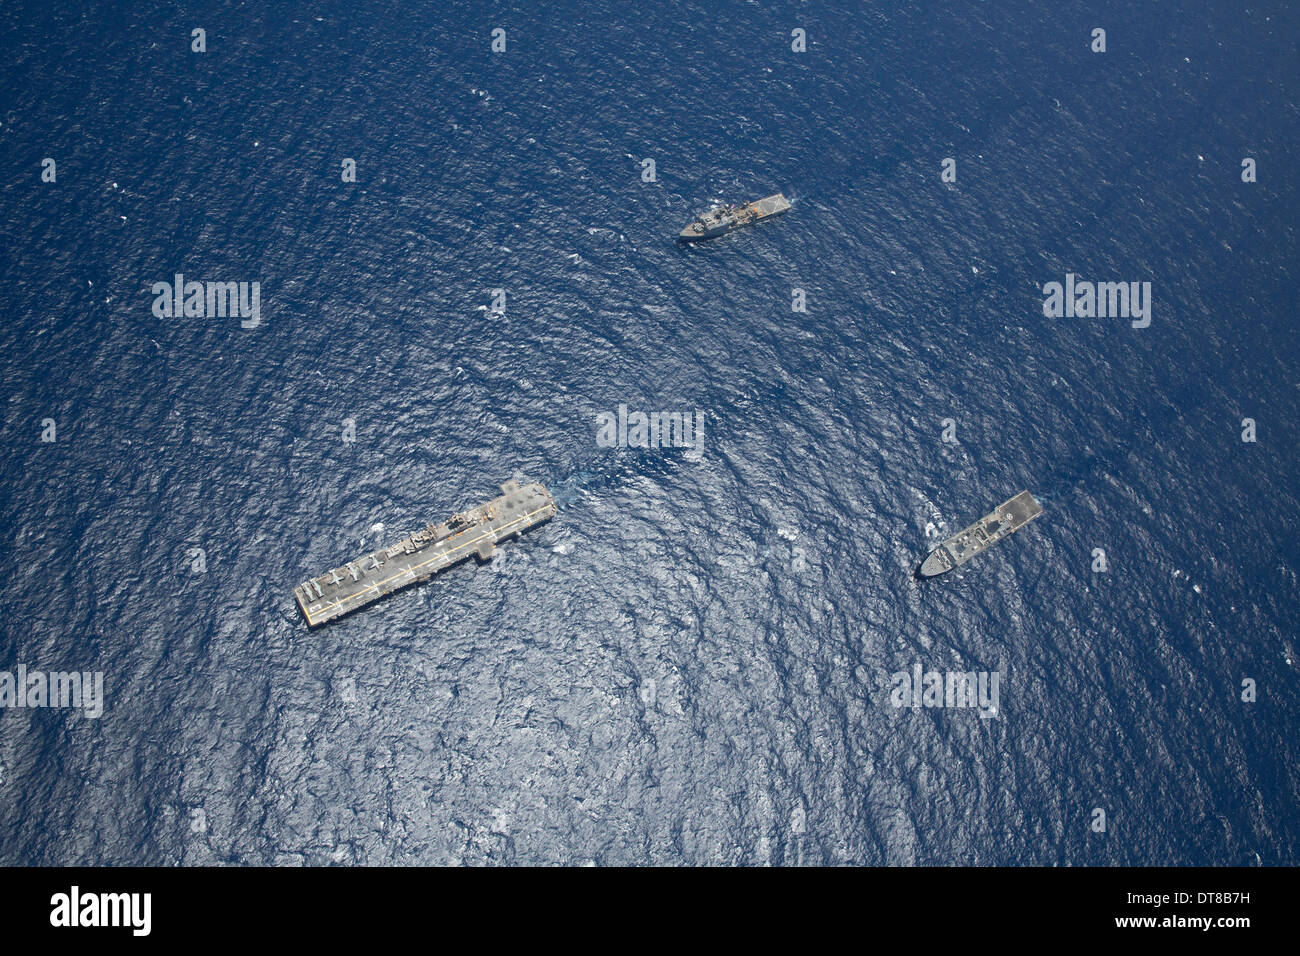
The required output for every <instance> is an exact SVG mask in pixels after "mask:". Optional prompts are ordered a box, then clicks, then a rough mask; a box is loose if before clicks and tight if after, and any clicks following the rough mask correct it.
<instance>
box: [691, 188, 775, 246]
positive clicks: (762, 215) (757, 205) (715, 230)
mask: <svg viewBox="0 0 1300 956" xmlns="http://www.w3.org/2000/svg"><path fill="white" fill-rule="evenodd" d="M789 208H790V202H789V200H787V199H786V198H785V197H784V196H782V195H781V194H780V193H777V194H776V195H775V196H768V197H767V198H766V199H760V200H758V201H757V202H751V203H748V204H746V205H744V206H735V205H725V204H724V205H721V206H714V207H713V208H712V209H710V210H709V211H708V212H706V213H704V214H703V215H700V216H696V217H695V219H693V220H692V221H691V224H690V225H689V226H687V227H686V228H685V229H683V230H682V231H681V232H679V233H678V234H677V238H678V239H680V240H682V241H683V242H694V241H696V240H697V239H712V238H713V237H714V236H720V235H722V234H723V233H724V232H731V230H733V229H739V228H740V227H741V226H748V225H751V224H752V223H756V222H759V221H761V220H763V219H767V218H769V217H771V216H776V215H780V214H781V213H783V212H785V211H786V210H787V209H789Z"/></svg>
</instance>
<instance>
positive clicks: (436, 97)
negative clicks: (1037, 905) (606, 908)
mask: <svg viewBox="0 0 1300 956" xmlns="http://www.w3.org/2000/svg"><path fill="white" fill-rule="evenodd" d="M1298 21H1300V14H1298V13H1297V11H1296V9H1295V7H1294V5H1290V4H1287V3H1284V2H1265V3H1263V4H1251V5H1249V8H1248V9H1243V8H1242V7H1241V6H1240V5H1238V4H1234V3H1225V2H1215V3H1154V4H1140V5H1130V4H1085V3H1078V2H1068V0H1067V2H1062V3H1053V4H1027V3H952V4H943V5H935V4H922V3H916V2H908V3H900V4H893V5H870V6H868V5H865V4H858V3H852V2H849V0H829V2H826V3H819V4H797V3H783V4H782V3H778V4H762V5H759V4H755V3H735V2H711V3H704V2H699V0H694V2H687V0H672V2H664V3H659V4H653V5H651V4H627V3H618V2H613V0H607V2H594V3H584V4H555V5H546V6H545V7H543V6H542V5H534V4H521V3H516V4H506V3H499V4H496V3H494V4H481V5H480V4H474V5H461V4H450V3H430V4H384V3H376V2H369V0H365V2H349V3H322V4H292V5H291V4H259V3H243V4H229V5H227V4H207V3H192V4H186V5H183V6H179V5H174V4H170V3H160V2H156V0H145V2H140V3H134V4H126V5H122V6H121V8H119V7H118V6H117V5H113V8H112V9H111V10H108V9H105V10H100V11H97V12H93V13H87V12H85V11H84V10H82V9H80V5H71V4H47V3H33V2H26V0H24V2H16V3H7V4H5V5H4V6H3V7H0V43H2V46H0V49H3V52H4V61H3V64H0V92H2V93H3V96H2V98H0V121H2V123H0V146H2V148H0V163H2V164H3V169H2V170H0V208H2V209H3V218H2V219H0V229H3V237H2V238H3V248H4V259H3V264H2V265H0V269H3V274H2V282H0V303H2V307H3V313H2V314H3V323H0V355H2V356H3V357H2V358H0V362H2V363H3V370H4V374H3V385H4V394H3V401H4V415H3V419H2V421H0V429H3V441H4V448H5V456H4V459H3V464H2V465H0V468H3V473H2V475H0V529H2V530H3V542H4V546H3V548H0V573H2V574H3V576H4V579H5V581H6V582H7V586H6V589H5V593H6V602H5V612H4V614H3V616H2V617H0V669H7V670H13V669H14V668H15V667H16V666H17V665H19V664H23V665H25V666H26V667H27V668H28V669H31V670H36V669H44V670H49V671H53V670H72V669H76V670H86V671H102V672H103V674H104V683H105V710H104V714H103V716H102V717H101V718H100V719H98V720H93V719H89V718H86V717H85V716H83V715H82V714H79V713H77V712H75V711H69V710H56V709H44V710H40V709H30V708H29V709H17V708H12V709H7V710H4V711H0V862H3V863H6V864H14V863H152V864H180V863H183V864H206V863H232V864H254V863H256V864H269V863H276V864H299V863H305V864H326V863H364V864H380V863H461V862H463V863H564V864H577V863H588V862H594V863H596V864H600V865H608V864H620V863H696V864H702V863H743V864H750V863H772V864H787V865H789V864H818V863H842V862H849V863H873V864H875V863H888V864H936V863H965V864H972V863H973V864H1060V865H1096V864H1148V863H1149V864H1255V863H1257V862H1260V863H1264V864H1278V863H1290V864H1294V863H1296V862H1297V847H1298V846H1300V771H1298V770H1297V767H1298V766H1300V760H1298V759H1297V758H1298V757H1300V743H1297V729H1300V706H1298V704H1297V686H1298V684H1297V672H1296V668H1297V653H1298V651H1300V648H1298V647H1297V626H1298V624H1300V609H1298V607H1297V579H1296V566H1297V562H1298V560H1300V546H1298V545H1297V537H1296V534H1297V529H1298V526H1300V520H1298V519H1300V495H1298V490H1297V489H1298V486H1297V479H1296V474H1297V470H1298V468H1300V454H1297V447H1298V445H1297V411H1298V410H1300V409H1298V407H1297V406H1298V404H1300V403H1298V399H1300V369H1298V368H1297V358H1298V356H1300V349H1298V348H1297V338H1296V331H1295V328H1296V325H1295V322H1296V319H1295V317H1296V315H1297V305H1298V302H1297V294H1296V285H1297V281H1300V261H1298V260H1297V226H1296V223H1297V220H1298V219H1300V216H1298V215H1297V214H1298V213H1300V204H1298V203H1297V198H1296V196H1297V194H1296V189H1295V171H1294V165H1295V155H1296V147H1297V145H1298V144H1300V136H1298V135H1297V134H1298V132H1300V114H1298V112H1297V104H1296V95H1297V92H1296V91H1297V89H1300V84H1298V83H1297V80H1298V79H1300V56H1297V39H1298V38H1300V31H1298V30H1297V26H1298ZM196 27H202V28H204V29H205V30H206V40H207V51H206V52H205V53H201V54H200V53H193V52H191V50H190V31H191V30H192V29H194V28H196ZM497 27H500V28H503V29H504V30H505V31H506V38H507V48H506V51H505V52H504V53H500V54H494V53H492V52H491V48H490V47H491V42H492V37H491V32H492V30H493V29H494V28H497ZM797 27H799V28H803V29H804V30H806V32H807V38H808V40H807V44H808V45H807V50H806V52H803V53H796V52H793V51H792V50H791V42H792V41H791V31H792V30H793V29H795V28H797ZM1094 27H1103V28H1104V29H1105V30H1106V31H1107V50H1106V52H1105V53H1093V52H1091V51H1090V49H1089V43H1090V32H1091V30H1092V29H1093V28H1094ZM46 157H51V158H54V159H55V160H56V162H57V181H56V182H55V183H44V182H42V181H41V168H42V167H41V162H42V160H43V159H44V158H46ZM945 157H953V158H955V159H956V161H957V181H956V182H955V183H944V182H942V181H941V179H940V171H941V163H942V160H943V159H944V158H945ZM1244 157H1252V158H1254V159H1255V160H1256V161H1257V168H1258V182H1255V183H1243V182H1242V180H1241V163H1242V159H1243V158H1244ZM344 158H353V159H355V160H356V163H357V181H356V182H355V183H347V182H343V181H342V179H341V176H340V164H341V162H342V160H343V159H344ZM647 158H650V159H653V160H654V161H655V168H656V177H657V178H656V181H654V182H645V181H643V179H642V168H643V167H642V161H643V160H644V159H647ZM778 190H782V191H784V192H785V193H786V195H788V196H790V197H791V198H792V199H793V200H794V203H795V206H794V209H793V211H791V212H790V213H789V214H787V215H786V216H785V217H783V218H782V219H780V220H778V221H775V222H771V223H764V224H762V225H760V226H758V227H755V228H753V229H750V230H746V231H742V232H739V233H735V234H733V235H730V236H727V237H724V238H722V239H719V240H716V241H714V242H711V243H708V244H705V245H700V246H696V247H683V246H679V245H677V244H676V243H675V242H674V241H673V239H672V237H673V236H674V235H675V233H676V231H677V230H678V229H679V228H681V226H682V225H683V224H684V223H685V222H686V221H687V220H688V219H689V218H690V217H691V215H692V214H694V213H695V212H697V211H699V210H701V209H703V208H706V207H707V206H708V205H709V203H710V201H711V200H713V199H717V198H725V199H729V200H732V201H740V200H748V199H752V198H757V197H759V196H763V195H767V194H768V193H771V192H775V191H778ZM177 272H181V273H184V274H185V275H186V276H187V277H188V278H191V279H200V280H213V281H218V280H219V281H258V282H260V283H261V308H262V324H261V326H260V327H258V328H256V329H252V330H245V329H242V328H240V325H239V321H238V320H237V319H230V318H183V317H181V318H175V317H173V318H163V319H160V318H157V317H155V316H154V315H153V313H152V311H151V307H152V304H153V298H154V297H153V295H152V294H151V291H150V290H151V287H152V285H153V284H154V283H155V282H160V281H171V279H172V277H173V275H174V274H175V273H177ZM1067 272H1074V273H1076V274H1079V275H1080V276H1081V277H1083V278H1086V279H1091V280H1094V281H1150V282H1151V283H1152V289H1153V308H1152V321H1151V324H1150V326H1149V327H1148V328H1145V329H1134V328H1132V327H1131V326H1130V324H1129V322H1128V321H1127V320H1125V319H1122V318H1106V319H1101V318H1070V319H1067V318H1060V319H1054V318H1048V317H1045V316H1044V315H1043V309H1042V298H1043V296H1042V293H1041V292H1040V286H1042V285H1043V284H1044V283H1048V282H1053V281H1056V282H1061V281H1063V280H1064V277H1065V275H1066V273H1067ZM795 288H799V289H803V290H804V292H805V294H806V297H807V312H806V313H795V312H792V309H791V302H792V290H793V289H795ZM494 289H504V290H505V292H506V311H505V314H504V316H502V315H496V314H493V313H492V312H491V311H490V309H489V306H490V305H491V303H492V296H493V290H494ZM619 404H626V405H627V406H629V408H631V409H634V410H635V409H640V410H646V411H651V410H694V409H699V410H700V411H702V412H703V414H704V416H705V421H706V433H705V445H704V454H703V455H702V457H701V459H700V460H699V461H698V462H693V461H690V460H688V459H687V458H686V456H685V455H684V454H683V452H682V451H681V450H679V449H660V450H637V449H625V450H619V449H606V448H601V447H598V446H597V444H596V440H595V437H596V426H595V422H596V416H597V415H598V414H599V413H600V412H602V411H612V410H614V409H616V408H617V407H618V405H619ZM47 418H48V419H53V420H54V421H55V424H56V430H57V440H56V441H54V442H43V441H42V440H41V435H42V430H43V428H44V426H43V424H42V423H43V421H44V420H45V419H47ZM1244 418H1252V419H1254V420H1255V422H1256V428H1257V436H1258V441H1257V442H1255V443H1246V442H1243V441H1242V440H1241V433H1242V419H1244ZM345 419H350V420H352V421H353V422H354V423H355V431H356V440H355V442H345V441H344V440H343V438H342V431H343V428H344V420H345ZM944 419H951V420H952V421H953V423H954V424H955V428H956V438H957V442H956V443H955V444H954V443H945V442H944V441H943V440H942V438H941V435H942V431H943V424H942V423H943V420H944ZM516 473H520V474H523V475H526V476H528V477H530V478H535V479H538V480H541V481H543V482H545V483H546V484H547V485H548V487H550V488H551V489H552V490H553V491H554V492H555V494H556V497H557V499H559V501H560V503H561V504H562V506H563V507H562V510H561V512H560V514H559V515H558V517H557V518H556V519H555V520H554V521H552V522H551V523H550V524H548V525H546V526H544V527H543V528H542V529H539V530H537V531H534V532H531V533H530V534H528V535H527V536H525V537H524V538H523V540H522V541H519V542H517V543H511V544H507V545H505V546H504V547H503V548H502V552H501V555H500V556H499V557H498V558H497V559H496V563H495V564H493V565H489V566H485V567H481V568H476V567H475V566H474V564H472V563H471V564H468V565H462V566H460V567H458V568H456V569H454V570H452V571H449V572H447V573H446V574H444V575H442V576H440V577H438V578H435V579H434V580H433V581H431V582H429V583H427V584H425V585H423V586H421V587H419V588H417V589H413V590H408V591H406V592H403V593H401V594H399V595H396V596H394V597H392V598H389V599H387V600H386V601H385V602H383V603H382V604H380V605H377V606H374V607H372V608H370V609H368V610H366V611H363V612H360V613H357V614H354V615H352V616H350V617H348V618H344V619H342V620H341V621H339V622H337V623H335V624H332V625H329V626H326V627H324V628H320V629H317V630H315V631H308V629H307V628H306V626H305V624H304V622H303V620H302V617H301V615H300V613H299V612H298V609H297V607H296V606H295V603H294V600H293V597H292V588H293V587H294V585H296V584H297V583H299V582H300V581H302V580H304V579H305V578H306V577H308V576H310V575H314V574H318V573H320V572H322V571H324V570H325V569H327V568H330V567H333V566H336V565H338V564H339V563H341V562H342V561H344V560H345V559H348V558H351V557H353V556H355V555H356V554H357V553H360V552H361V551H363V550H370V549H373V548H375V547H377V546H378V545H380V544H386V543H388V542H389V541H390V540H392V539H394V538H395V537H396V535H397V534H398V533H400V532H402V531H406V530H411V529H414V528H416V527H419V526H422V525H423V524H425V523H427V522H429V521H433V520H435V519H440V518H442V517H445V516H446V515H447V514H449V513H450V512H452V511H454V510H456V509H458V508H461V507H464V506H467V505H471V504H475V503H478V502H479V501H482V500H486V499H487V498H488V497H491V496H492V495H493V493H494V492H495V489H496V485H497V484H498V483H500V482H502V481H505V480H507V479H509V478H510V477H511V476H512V475H514V474H516ZM1021 488H1028V489H1030V490H1032V491H1034V493H1035V494H1036V495H1037V496H1038V497H1039V499H1040V501H1042V503H1043V505H1044V507H1045V508H1046V513H1045V514H1044V516H1043V517H1042V518H1040V519H1039V520H1038V521H1036V522H1035V523H1034V524H1033V525H1031V526H1030V527H1029V528H1027V529H1025V530H1024V531H1022V532H1020V533H1018V534H1017V535H1016V536H1014V537H1013V538H1012V539H1011V540H1009V541H1008V542H1006V543H1004V544H1001V545H999V546H998V548H997V549H995V550H994V551H991V552H990V553H989V554H987V555H984V556H982V557H980V558H979V559H977V560H975V561H974V562H972V563H971V564H969V565H967V566H966V567H965V568H963V569H962V570H960V571H959V572H956V573H955V574H953V575H949V576H948V577H947V578H945V579H940V580H939V581H937V582H934V583H931V584H928V585H924V586H922V585H919V584H918V583H917V582H915V581H914V580H913V579H912V576H911V572H912V570H913V568H914V567H915V566H916V564H917V563H918V562H919V561H920V559H921V558H922V557H923V556H924V555H925V553H926V552H927V551H928V550H929V548H931V547H933V546H934V544H935V543H936V541H937V540H938V539H937V538H936V537H935V532H936V531H937V529H943V530H947V531H953V530H956V529H957V528H960V527H962V526H963V525H964V524H966V523H968V522H970V521H973V520H974V519H975V518H977V517H978V516H979V515H981V514H984V513H985V512H986V511H987V510H989V509H990V508H991V507H992V506H993V505H995V504H997V503H998V502H1000V501H1002V500H1004V499H1005V498H1007V497H1009V496H1010V495H1011V494H1013V493H1014V492H1016V491H1018V490H1020V489H1021ZM378 524H382V525H383V526H384V530H383V531H380V530H377V528H376V526H377V525H378ZM927 526H931V528H930V531H931V533H930V535H929V536H927ZM195 548H202V549H203V552H204V556H205V562H206V571H205V572H203V573H198V572H196V571H195V570H193V562H194V557H193V554H194V552H193V549H195ZM1096 548H1102V549H1104V550H1105V552H1106V556H1107V560H1108V563H1109V571H1108V572H1106V573H1096V572H1094V571H1093V570H1092V563H1093V550H1094V549H1096ZM918 662H919V663H920V664H921V665H922V666H923V667H925V668H926V669H931V668H933V669H938V670H948V669H953V670H963V671H965V670H976V671H977V670H985V671H995V670H996V671H997V672H998V673H999V675H1000V677H1001V681H1002V682H1001V695H1000V707H999V711H1000V712H999V715H998V716H997V717H996V718H995V719H988V720H985V719H981V718H980V717H979V716H978V715H977V714H976V713H974V712H972V711H969V710H959V709H921V710H915V711H914V710H911V709H906V710H898V709H895V708H894V707H892V706H891V704H890V700H889V692H890V686H891V685H890V681H891V677H890V675H891V674H892V673H894V672H897V671H905V670H910V669H911V668H912V667H913V665H914V664H915V663H918ZM1247 678H1249V679H1250V680H1253V681H1254V682H1255V686H1256V688H1257V694H1258V699H1257V700H1256V701H1254V702H1252V703H1247V702H1243V701H1242V699H1241V695H1242V681H1243V680H1245V679H1247ZM1096 808H1101V809H1103V810H1104V811H1105V813H1106V818H1107V826H1106V830H1105V832H1102V833H1098V832H1094V831H1093V829H1092V828H1091V824H1092V822H1093V820H1094V810H1095V809H1096Z"/></svg>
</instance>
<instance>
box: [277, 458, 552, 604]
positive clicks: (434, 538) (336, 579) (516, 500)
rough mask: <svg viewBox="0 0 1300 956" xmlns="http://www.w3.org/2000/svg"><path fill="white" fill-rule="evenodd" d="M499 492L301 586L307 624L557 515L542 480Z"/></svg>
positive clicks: (488, 550)
mask: <svg viewBox="0 0 1300 956" xmlns="http://www.w3.org/2000/svg"><path fill="white" fill-rule="evenodd" d="M501 491H502V492H503V494H502V495H501V497H500V498H494V499H492V500H491V501H489V502H487V503H486V504H482V505H479V506H478V507H477V508H471V509H470V510H469V511H465V512H461V513H459V514H455V515H452V516H451V517H450V518H448V519H447V520H446V521H444V522H442V523H441V524H436V525H429V526H428V527H427V528H425V529H423V530H422V531H417V532H415V533H414V534H411V535H408V536H407V537H405V538H403V539H402V540H401V541H398V542H397V543H396V544H394V545H391V546H390V547H387V548H381V549H380V550H378V551H374V552H371V553H370V554H363V555H362V556H361V557H359V558H354V559H353V560H351V561H349V562H347V564H345V565H343V566H342V567H341V568H335V569H334V570H332V571H328V572H326V573H325V574H323V575H321V576H319V577H315V578H310V579H308V580H306V581H304V582H303V583H302V584H300V585H298V586H297V587H296V588H294V589H293V594H294V597H295V598H296V599H297V601H298V607H299V608H301V609H302V613H303V616H304V617H305V618H307V624H308V625H309V626H311V627H316V626H317V625H319V624H324V623H325V622H326V621H332V620H334V619H335V618H337V617H342V616H343V615H344V614H348V613H350V612H352V611H355V610H357V609H358V608H362V607H365V606H366V605H368V604H373V603H374V602H375V601H378V600H379V599H380V598H382V597H384V596H385V595H386V594H391V593H392V592H394V591H399V590H401V589H402V588H405V587H409V586H411V585H412V584H418V583H419V582H421V581H427V580H428V579H429V578H431V577H433V576H434V575H435V574H437V573H438V572H439V571H443V570H445V569H447V568H449V567H451V566H452V565H453V564H459V563H460V562H461V561H464V560H465V559H466V558H468V557H471V556H477V557H478V558H479V559H480V560H483V561H486V560H487V559H488V558H490V557H492V554H493V552H494V551H495V550H496V543H497V542H498V541H503V540H505V539H507V538H512V537H518V536H519V535H520V534H522V533H523V532H525V531H527V530H528V529H529V528H533V527H536V526H537V525H539V524H541V523H542V522H544V521H549V520H550V519H551V518H553V517H554V516H555V511H556V509H555V500H554V499H553V498H552V497H551V493H550V492H549V491H547V490H546V489H545V488H543V487H542V486H541V485H539V484H536V483H533V484H528V485H520V484H519V483H518V482H514V481H508V482H506V483H505V484H504V485H502V486H501Z"/></svg>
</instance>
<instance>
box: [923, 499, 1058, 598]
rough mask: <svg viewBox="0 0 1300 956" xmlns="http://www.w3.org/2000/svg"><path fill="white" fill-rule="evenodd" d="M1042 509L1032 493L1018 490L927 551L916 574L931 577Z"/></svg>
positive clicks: (1019, 525)
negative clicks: (1009, 497) (981, 516)
mask: <svg viewBox="0 0 1300 956" xmlns="http://www.w3.org/2000/svg"><path fill="white" fill-rule="evenodd" d="M1042 513H1043V509H1042V506H1040V505H1039V504H1038V502H1037V501H1035V500H1034V496H1033V495H1031V494H1030V493H1029V492H1027V491H1022V492H1020V494H1018V495H1016V496H1015V497H1014V498H1012V499H1011V500H1009V501H1005V502H1003V503H1002V504H1000V505H998V508H997V510H996V511H994V512H993V513H992V514H987V515H985V516H984V517H983V518H980V520H979V521H977V522H975V523H974V524H973V525H971V526H970V527H969V528H967V529H966V530H965V531H959V532H958V533H957V534H955V535H953V536H952V537H951V538H949V539H948V540H947V541H945V542H943V544H941V545H939V547H937V548H935V549H934V550H933V551H931V552H930V554H929V556H928V557H927V558H926V559H925V562H924V563H923V564H922V565H921V567H920V568H919V569H918V570H917V572H916V576H917V577H919V578H932V577H934V576H935V575H937V574H943V573H944V572H945V571H951V570H952V569H953V568H955V567H957V566H958V565H961V564H965V563H966V562H967V561H969V560H970V559H971V558H973V557H975V555H977V554H979V553H980V552H981V551H986V550H988V549H989V548H991V547H993V545H995V544H997V543H998V542H999V541H1001V540H1002V539H1003V538H1005V537H1006V536H1007V535H1009V534H1011V533H1012V532H1014V531H1019V530H1020V529H1021V528H1023V527H1024V526H1025V525H1027V524H1029V522H1031V521H1033V520H1034V519H1035V518H1037V517H1038V516H1039V515H1040V514H1042Z"/></svg>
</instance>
